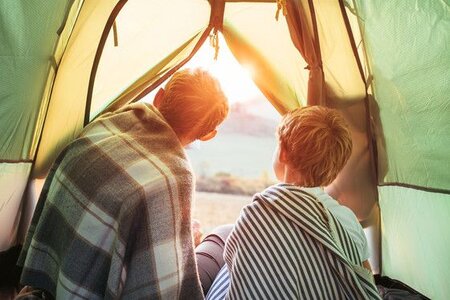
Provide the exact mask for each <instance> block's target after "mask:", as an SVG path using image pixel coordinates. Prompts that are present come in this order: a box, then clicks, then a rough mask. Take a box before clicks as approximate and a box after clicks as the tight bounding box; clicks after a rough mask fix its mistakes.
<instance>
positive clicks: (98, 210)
mask: <svg viewBox="0 0 450 300" xmlns="http://www.w3.org/2000/svg"><path fill="white" fill-rule="evenodd" d="M192 181H193V178H192V173H191V171H190V166H189V163H188V161H187V159H186V156H185V153H184V150H183V148H182V146H181V144H180V143H179V141H178V139H177V137H176V136H175V133H174V132H173V131H172V129H171V128H170V127H169V125H168V124H167V123H166V122H165V120H164V119H163V117H162V116H161V115H160V114H159V112H158V111H157V110H156V109H155V108H154V107H153V106H147V105H144V104H133V105H130V106H128V107H126V108H124V109H122V110H120V111H118V112H115V113H112V114H107V115H105V116H104V117H102V118H100V119H98V120H97V121H95V122H93V123H92V124H90V125H89V126H88V127H86V129H85V130H84V131H83V133H82V134H81V136H80V137H79V138H78V139H76V140H75V141H74V142H73V143H71V144H70V145H69V146H68V147H67V148H66V150H65V152H64V153H63V154H62V155H61V156H60V157H59V158H58V160H57V162H56V163H55V165H54V166H53V168H52V170H51V172H50V174H49V176H48V178H47V181H46V183H45V185H44V189H43V191H42V193H41V197H40V199H39V202H38V206H37V208H36V211H35V214H34V216H33V220H32V224H31V227H30V229H29V232H28V236H27V239H26V242H25V245H24V247H23V249H24V250H23V252H22V254H21V257H20V258H19V265H22V266H23V272H22V277H21V283H22V284H25V285H30V286H33V287H37V288H41V289H44V290H46V291H48V292H49V293H51V294H52V295H53V296H55V297H56V298H57V299H103V298H106V299H118V298H125V299H137V298H151V299H202V298H203V295H202V290H201V286H200V283H199V280H198V274H197V269H196V265H195V258H194V252H193V243H192V237H191V226H190V222H191V219H190V215H191V212H190V208H191V198H192V189H193V182H192Z"/></svg>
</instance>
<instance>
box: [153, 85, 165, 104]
mask: <svg viewBox="0 0 450 300" xmlns="http://www.w3.org/2000/svg"><path fill="white" fill-rule="evenodd" d="M163 98H164V89H163V88H160V89H159V90H158V92H157V93H156V95H155V98H154V99H153V105H154V106H155V107H156V108H159V106H160V105H161V101H162V99H163Z"/></svg>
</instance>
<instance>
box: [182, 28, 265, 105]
mask: <svg viewBox="0 0 450 300" xmlns="http://www.w3.org/2000/svg"><path fill="white" fill-rule="evenodd" d="M219 47H220V48H219V53H218V57H217V60H215V59H214V52H215V49H214V48H213V47H211V46H210V45H209V44H208V43H205V44H204V45H203V46H202V47H201V48H200V49H199V51H198V52H197V53H196V54H195V55H194V57H193V58H192V59H191V60H190V61H189V62H188V63H187V64H186V67H191V68H194V67H201V68H203V69H205V70H208V71H209V72H211V74H213V76H214V77H216V78H217V79H218V80H219V82H220V84H221V86H222V89H223V91H224V93H225V95H226V96H227V97H228V101H229V102H230V104H233V103H236V102H245V101H248V100H251V99H254V98H255V97H257V96H260V95H261V92H260V90H259V89H258V88H257V87H256V85H255V83H254V82H253V80H252V75H253V69H252V67H251V66H250V65H240V64H239V62H238V61H237V60H236V58H235V57H234V56H233V54H232V53H231V51H230V49H228V46H227V44H226V42H225V39H224V38H223V36H222V35H221V34H219Z"/></svg>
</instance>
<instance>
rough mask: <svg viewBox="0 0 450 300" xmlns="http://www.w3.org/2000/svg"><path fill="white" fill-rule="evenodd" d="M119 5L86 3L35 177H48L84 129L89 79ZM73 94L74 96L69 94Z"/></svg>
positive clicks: (54, 95) (60, 69)
mask: <svg viewBox="0 0 450 300" xmlns="http://www.w3.org/2000/svg"><path fill="white" fill-rule="evenodd" d="M117 2H118V1H84V3H83V6H82V7H81V10H80V12H79V15H78V19H77V22H76V24H75V27H74V28H73V33H72V35H71V37H70V39H69V41H68V45H67V48H66V50H65V52H64V57H63V58H62V60H61V63H60V65H59V67H58V75H57V77H56V78H55V82H54V85H53V89H52V95H51V98H50V104H49V107H48V110H47V116H46V122H45V124H44V127H43V129H42V137H41V140H40V145H39V151H38V153H37V157H36V159H35V163H34V168H33V177H44V176H45V175H46V173H47V171H48V169H49V168H50V166H51V164H52V163H53V160H54V159H55V158H56V156H57V155H58V153H59V152H60V151H61V150H62V149H63V148H64V147H65V146H66V145H67V144H68V143H69V142H70V141H72V140H73V139H74V138H75V137H76V136H77V135H78V133H79V132H80V131H81V129H82V128H83V120H84V112H85V101H86V96H87V89H88V84H89V76H90V72H91V69H92V64H93V61H94V56H95V53H96V50H97V46H98V43H99V40H100V37H101V34H102V32H103V29H104V26H105V23H106V21H107V19H108V18H109V16H110V14H111V12H112V11H113V9H114V7H115V6H116V4H117ZM68 91H70V92H68Z"/></svg>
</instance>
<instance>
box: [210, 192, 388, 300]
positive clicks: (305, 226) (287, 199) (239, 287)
mask: <svg viewBox="0 0 450 300" xmlns="http://www.w3.org/2000/svg"><path fill="white" fill-rule="evenodd" d="M224 258H225V261H226V266H227V267H224V268H222V270H221V271H220V272H219V274H218V275H217V278H216V280H215V281H214V283H213V285H212V287H211V289H210V291H209V292H208V295H207V299H225V298H227V299H380V298H379V296H378V292H377V289H376V287H375V285H374V283H373V277H372V275H371V274H370V273H369V272H368V271H367V270H366V269H364V268H363V267H362V265H361V263H362V259H361V254H360V253H358V250H357V247H356V246H355V244H354V242H353V241H352V239H351V238H350V236H349V234H348V233H347V232H346V230H345V229H344V228H343V227H342V225H341V224H340V223H339V221H338V220H337V219H336V218H335V217H334V216H333V215H332V214H330V213H329V212H328V210H327V209H326V208H325V207H324V206H323V204H322V203H321V202H320V201H318V200H316V199H315V198H314V196H313V195H311V194H309V193H307V192H305V191H304V190H302V189H301V188H299V187H296V186H293V185H288V184H279V185H275V186H272V187H270V188H268V189H267V190H265V191H264V192H262V193H261V194H256V195H255V197H254V201H253V203H251V204H250V205H248V206H246V207H245V208H244V209H243V210H242V212H241V215H240V218H239V220H238V221H237V223H236V225H235V228H234V230H233V231H232V232H231V234H230V236H229V238H228V240H227V242H226V246H225V254H224Z"/></svg>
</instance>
